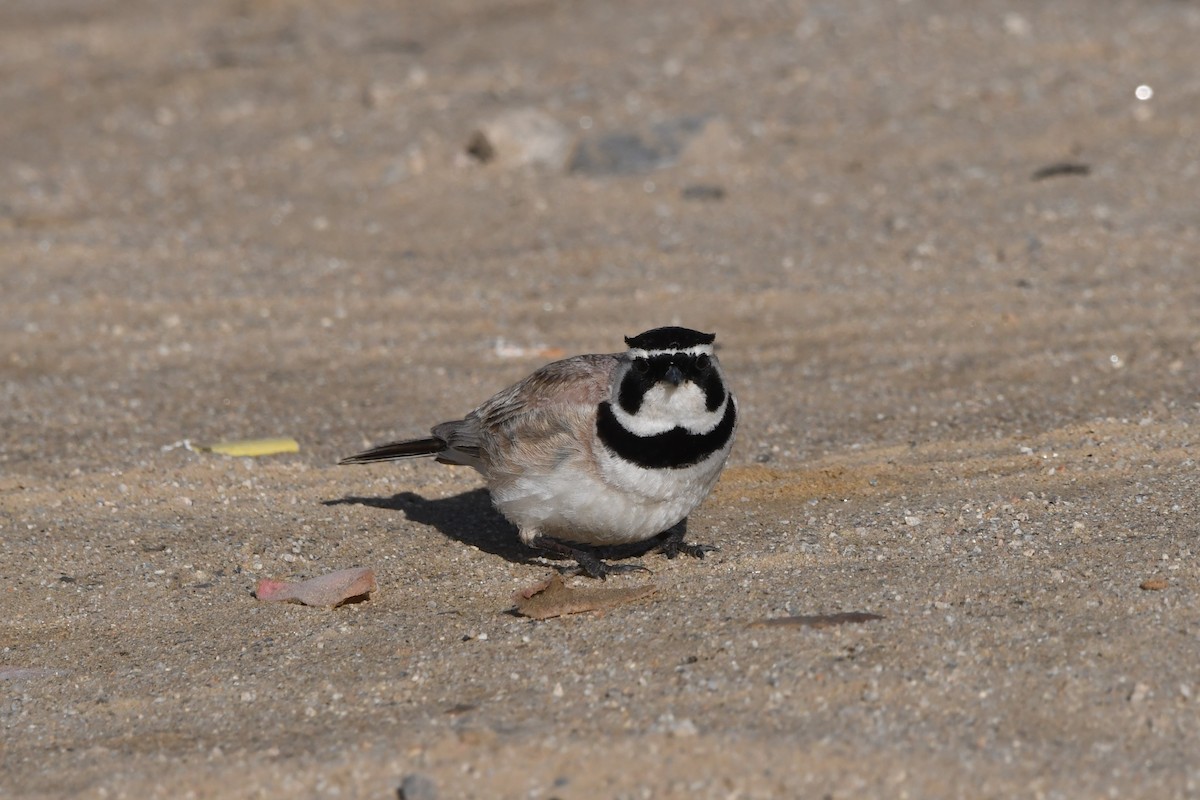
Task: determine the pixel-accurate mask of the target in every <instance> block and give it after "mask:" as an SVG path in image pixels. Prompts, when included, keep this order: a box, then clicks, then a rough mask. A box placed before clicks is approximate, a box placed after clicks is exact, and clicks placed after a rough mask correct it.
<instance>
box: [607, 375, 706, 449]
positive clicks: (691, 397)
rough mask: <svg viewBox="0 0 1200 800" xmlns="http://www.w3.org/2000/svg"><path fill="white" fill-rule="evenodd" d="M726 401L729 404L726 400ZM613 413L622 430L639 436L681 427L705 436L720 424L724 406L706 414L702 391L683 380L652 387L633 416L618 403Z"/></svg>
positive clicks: (614, 406)
mask: <svg viewBox="0 0 1200 800" xmlns="http://www.w3.org/2000/svg"><path fill="white" fill-rule="evenodd" d="M725 402H726V403H727V402H729V400H728V397H727V398H726V400H725ZM612 410H613V414H614V415H615V416H616V418H617V421H618V422H620V423H621V427H623V428H625V430H627V431H629V432H630V433H634V434H637V435H638V436H654V435H655V434H659V433H665V432H667V431H669V430H672V429H674V428H684V429H685V430H687V431H688V432H689V433H708V432H709V431H711V430H712V429H713V428H715V427H717V425H719V424H721V418H722V417H723V416H724V414H725V403H721V405H720V407H719V408H717V409H716V410H715V411H709V410H708V408H707V407H706V400H705V397H704V391H703V390H702V389H701V388H700V387H699V386H697V385H696V384H694V383H692V382H691V381H684V382H683V383H681V384H679V385H678V386H672V385H671V384H669V383H656V384H655V385H654V386H651V387H650V389H649V390H648V391H647V392H646V395H645V397H643V398H642V405H641V408H639V409H638V412H637V413H636V414H630V413H629V412H627V411H626V410H625V409H623V408H621V405H620V403H613V404H612Z"/></svg>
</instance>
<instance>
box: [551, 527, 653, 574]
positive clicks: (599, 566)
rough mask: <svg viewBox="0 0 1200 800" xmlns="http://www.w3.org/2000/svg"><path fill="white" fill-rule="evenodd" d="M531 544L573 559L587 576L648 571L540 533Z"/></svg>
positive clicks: (638, 565) (640, 566) (639, 565)
mask: <svg viewBox="0 0 1200 800" xmlns="http://www.w3.org/2000/svg"><path fill="white" fill-rule="evenodd" d="M531 544H532V545H533V546H534V547H537V548H539V549H541V550H545V551H546V552H548V553H555V554H557V555H560V556H566V557H567V558H573V559H575V563H576V564H578V565H579V571H580V572H582V573H583V574H584V575H587V576H588V577H589V578H599V579H600V580H605V579H607V578H608V576H609V575H615V574H617V573H620V572H649V571H650V570H648V569H646V568H645V567H643V566H642V565H641V564H609V563H608V562H606V561H603V560H602V559H600V558H599V557H598V556H597V555H596V554H595V553H592V552H590V551H588V550H581V549H579V548H577V547H571V545H569V544H567V543H565V542H560V541H559V540H558V539H551V538H550V537H549V536H542V535H541V534H539V535H537V536H535V537H534V538H533V541H532V542H531Z"/></svg>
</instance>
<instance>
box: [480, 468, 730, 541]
mask: <svg viewBox="0 0 1200 800" xmlns="http://www.w3.org/2000/svg"><path fill="white" fill-rule="evenodd" d="M726 455H727V452H721V453H716V454H714V455H713V456H712V457H710V458H709V459H707V460H705V461H702V462H700V463H699V464H695V465H693V466H691V467H686V468H684V469H663V470H644V469H638V468H636V467H633V466H631V465H629V464H627V463H625V462H622V461H619V460H618V459H615V458H612V457H611V456H607V455H605V456H602V457H601V459H600V460H601V463H600V471H599V474H596V473H595V472H592V471H589V470H584V469H580V467H579V464H578V462H567V463H564V464H563V465H561V467H560V468H559V469H557V470H555V471H553V472H551V473H549V474H541V475H530V474H526V475H523V476H520V477H518V478H515V479H511V480H508V481H505V482H504V483H503V484H502V485H493V486H492V487H491V490H492V500H493V502H494V503H495V504H496V508H498V509H499V510H500V513H502V514H504V516H505V517H507V518H508V519H509V520H510V521H511V522H512V523H514V524H515V525H516V526H517V527H518V528H520V534H521V540H522V541H524V542H525V543H526V544H529V543H530V542H531V541H532V539H533V538H534V537H536V536H538V535H539V534H544V535H546V536H550V537H552V538H555V539H561V540H563V541H568V542H577V543H580V544H590V545H617V544H629V543H632V542H640V541H644V540H646V539H649V538H650V537H652V536H656V535H657V534H659V533H662V532H663V531H665V530H667V529H668V528H670V527H672V526H673V525H675V523H677V522H679V521H680V520H682V519H683V518H684V517H686V516H687V515H688V514H690V513H691V512H692V510H693V509H695V508H696V506H698V505H700V502H701V501H702V500H704V498H705V496H707V495H708V492H709V490H710V489H711V488H712V486H713V484H714V483H716V480H717V477H718V476H719V475H720V473H721V468H722V466H724V463H725V457H726Z"/></svg>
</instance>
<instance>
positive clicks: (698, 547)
mask: <svg viewBox="0 0 1200 800" xmlns="http://www.w3.org/2000/svg"><path fill="white" fill-rule="evenodd" d="M658 536H659V539H660V542H659V545H658V552H660V553H662V554H663V555H664V556H666V557H667V558H675V557H676V556H678V555H679V554H680V553H683V554H684V555H687V556H691V557H692V558H704V554H705V553H711V552H713V551H714V550H716V549H717V548H716V547H713V546H712V545H711V544H694V543H688V542H685V541H684V540H683V538H684V537H685V536H687V518H686V517H685V518H684V519H682V520H680V521H679V523H677V524H676V525H675V527H673V528H671V529H670V530H668V531H666V532H665V533H660V534H659V535H658Z"/></svg>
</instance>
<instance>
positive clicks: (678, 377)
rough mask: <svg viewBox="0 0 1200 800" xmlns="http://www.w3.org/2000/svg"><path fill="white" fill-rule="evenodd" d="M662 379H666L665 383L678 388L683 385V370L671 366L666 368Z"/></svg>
mask: <svg viewBox="0 0 1200 800" xmlns="http://www.w3.org/2000/svg"><path fill="white" fill-rule="evenodd" d="M663 377H664V378H666V379H667V383H669V384H671V385H672V386H678V385H679V384H681V383H683V370H681V369H680V368H679V367H677V366H675V365H674V364H672V365H671V366H670V367H668V368H667V374H666V375H664V376H663Z"/></svg>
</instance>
